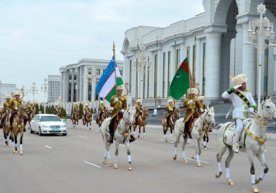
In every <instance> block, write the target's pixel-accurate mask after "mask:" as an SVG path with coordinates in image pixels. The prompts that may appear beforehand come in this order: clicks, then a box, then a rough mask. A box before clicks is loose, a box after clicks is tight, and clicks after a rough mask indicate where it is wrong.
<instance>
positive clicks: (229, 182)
mask: <svg viewBox="0 0 276 193" xmlns="http://www.w3.org/2000/svg"><path fill="white" fill-rule="evenodd" d="M227 182H228V185H229V186H234V185H235V183H234V181H233V180H231V179H229V180H227Z"/></svg>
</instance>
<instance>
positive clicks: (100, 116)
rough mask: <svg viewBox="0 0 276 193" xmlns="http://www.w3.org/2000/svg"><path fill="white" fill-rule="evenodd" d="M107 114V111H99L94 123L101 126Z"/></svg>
mask: <svg viewBox="0 0 276 193" xmlns="http://www.w3.org/2000/svg"><path fill="white" fill-rule="evenodd" d="M108 116H109V112H108V111H103V112H99V113H98V116H97V118H96V123H97V124H98V125H99V127H101V125H102V123H103V121H104V120H105V119H106V118H107V117H108Z"/></svg>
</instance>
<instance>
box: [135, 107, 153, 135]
mask: <svg viewBox="0 0 276 193" xmlns="http://www.w3.org/2000/svg"><path fill="white" fill-rule="evenodd" d="M148 116H149V110H148V109H147V108H145V107H144V109H143V113H139V115H137V117H136V120H135V121H134V124H133V131H134V132H135V130H136V128H137V127H138V128H139V134H138V137H140V133H141V129H143V138H144V139H145V138H146V124H147V118H148Z"/></svg>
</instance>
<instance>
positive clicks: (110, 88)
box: [96, 57, 124, 102]
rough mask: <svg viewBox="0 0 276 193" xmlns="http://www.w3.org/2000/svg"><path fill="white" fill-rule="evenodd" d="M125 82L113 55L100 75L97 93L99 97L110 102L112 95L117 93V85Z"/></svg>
mask: <svg viewBox="0 0 276 193" xmlns="http://www.w3.org/2000/svg"><path fill="white" fill-rule="evenodd" d="M123 84H124V83H123V79H122V76H121V73H120V71H119V68H118V67H117V65H116V61H115V58H114V57H113V58H112V60H111V61H110V62H109V64H108V66H107V68H106V69H105V70H104V72H103V74H102V76H101V77H100V80H99V82H98V84H97V86H96V93H97V95H99V97H102V98H104V99H106V100H107V101H108V102H110V100H111V97H112V96H113V95H115V94H116V86H121V85H123Z"/></svg>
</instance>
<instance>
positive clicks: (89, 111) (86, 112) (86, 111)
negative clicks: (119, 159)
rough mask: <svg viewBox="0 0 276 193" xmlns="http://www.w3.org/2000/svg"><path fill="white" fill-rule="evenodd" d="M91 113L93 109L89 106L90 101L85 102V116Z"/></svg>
mask: <svg viewBox="0 0 276 193" xmlns="http://www.w3.org/2000/svg"><path fill="white" fill-rule="evenodd" d="M89 113H91V110H90V108H89V105H88V103H85V104H84V108H83V116H84V117H87V115H88V114H89Z"/></svg>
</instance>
